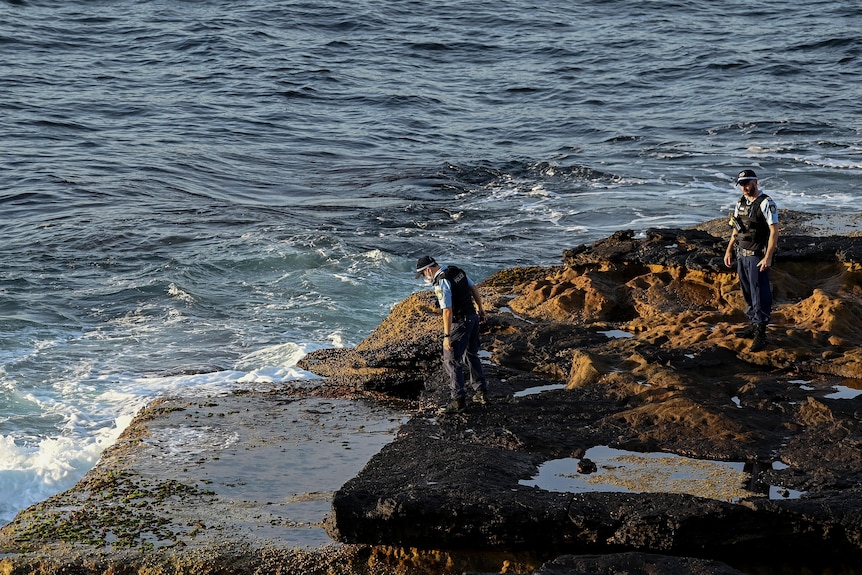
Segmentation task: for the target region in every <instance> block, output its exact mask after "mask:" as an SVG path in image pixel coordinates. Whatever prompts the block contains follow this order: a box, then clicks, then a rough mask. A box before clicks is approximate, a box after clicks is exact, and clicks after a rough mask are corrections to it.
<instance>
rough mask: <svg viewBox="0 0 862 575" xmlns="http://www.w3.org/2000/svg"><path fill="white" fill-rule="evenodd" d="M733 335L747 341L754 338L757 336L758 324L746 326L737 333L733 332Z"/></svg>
mask: <svg viewBox="0 0 862 575" xmlns="http://www.w3.org/2000/svg"><path fill="white" fill-rule="evenodd" d="M733 335H735V336H736V337H744V338H746V339H748V338H750V337H754V336H756V335H757V324H756V323H750V324H748V325H747V326H745V327H744V328H742V329H738V330H736V331H735V332H733Z"/></svg>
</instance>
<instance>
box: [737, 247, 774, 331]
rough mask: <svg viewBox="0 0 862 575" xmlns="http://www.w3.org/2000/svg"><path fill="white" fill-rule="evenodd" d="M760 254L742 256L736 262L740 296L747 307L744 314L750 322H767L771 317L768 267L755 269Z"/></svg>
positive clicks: (770, 289)
mask: <svg viewBox="0 0 862 575" xmlns="http://www.w3.org/2000/svg"><path fill="white" fill-rule="evenodd" d="M761 259H763V258H762V257H760V256H742V257H740V258H739V259H738V260H737V262H736V271H737V273H738V274H739V285H740V287H741V288H742V297H743V298H744V299H745V303H746V305H747V306H748V308H747V309H746V310H745V315H747V316H748V319H749V320H751V323H769V319H770V318H771V317H772V287H771V286H770V285H769V268H766V269H765V270H763V271H760V270H759V269H757V264H758V262H759V261H760V260H761Z"/></svg>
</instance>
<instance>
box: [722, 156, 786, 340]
mask: <svg viewBox="0 0 862 575" xmlns="http://www.w3.org/2000/svg"><path fill="white" fill-rule="evenodd" d="M736 184H737V185H738V186H739V187H740V188H742V196H741V197H740V198H739V201H738V202H736V208H735V209H734V211H733V216H732V217H731V220H730V223H731V225H732V226H733V231H732V232H731V235H730V242H729V243H728V244H727V250H726V251H725V252H724V265H726V266H727V267H730V266H731V262H732V260H733V255H734V251H735V252H736V260H737V261H736V271H737V274H738V275H739V285H740V287H741V288H742V296H743V298H744V299H745V303H746V304H747V306H748V307H747V309H746V311H745V314H746V315H747V316H748V319H749V321H750V322H751V325H750V326H748V327H747V328H745V329H743V330H741V331H740V332H738V333H737V335H742V336H747V337H752V338H753V341H752V342H751V349H750V351H760V350H762V349H763V348H764V347H766V326H767V324H768V323H769V320H770V317H771V314H772V287H771V286H770V284H769V268H770V267H772V257H773V256H774V255H775V247H776V244H777V241H778V208H777V207H776V206H775V202H774V201H773V200H772V198H770V197H769V196H767V195H766V194H764V193H763V192H762V191H761V190H760V188H759V187H758V185H757V174H755V173H754V170H742V171H741V172H739V174H738V175H737V176H736Z"/></svg>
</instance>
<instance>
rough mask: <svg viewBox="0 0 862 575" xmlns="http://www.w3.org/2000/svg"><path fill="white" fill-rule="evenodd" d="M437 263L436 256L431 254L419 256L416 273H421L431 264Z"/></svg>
mask: <svg viewBox="0 0 862 575" xmlns="http://www.w3.org/2000/svg"><path fill="white" fill-rule="evenodd" d="M434 265H437V262H435V261H434V258H432V257H431V256H422V257H421V258H419V261H418V262H416V275H419V274H421V273H422V272H424V271H425V270H427V269H428V268H430V267H431V266H434Z"/></svg>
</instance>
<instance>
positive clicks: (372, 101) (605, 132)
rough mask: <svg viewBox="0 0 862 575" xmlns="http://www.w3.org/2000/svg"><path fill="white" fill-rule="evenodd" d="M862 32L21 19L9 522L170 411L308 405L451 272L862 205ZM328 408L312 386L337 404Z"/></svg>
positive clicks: (200, 13) (1, 410)
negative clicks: (212, 400)
mask: <svg viewBox="0 0 862 575" xmlns="http://www.w3.org/2000/svg"><path fill="white" fill-rule="evenodd" d="M860 29H862V8H860V7H858V6H855V5H854V4H853V3H848V2H826V1H810V2H806V3H790V2H777V1H772V0H768V1H760V2H756V3H755V2H748V1H744V2H743V1H740V0H736V1H734V0H731V1H727V2H720V3H719V2H712V1H710V0H688V1H679V2H654V1H650V0H646V1H645V0H611V1H598V0H589V1H583V2H577V3H568V4H566V3H559V2H525V1H520V0H508V1H494V2H488V1H478V2H469V3H467V2H455V1H451V0H449V1H446V0H444V1H437V2H426V1H418V0H417V1H404V2H380V1H374V0H358V1H356V2H350V3H345V2H337V3H336V2H320V1H306V2H274V1H272V0H255V1H251V2H247V3H235V2H231V3H228V2H224V1H221V0H204V1H196V2H191V1H186V2H180V1H166V0H165V1H149V2H127V1H97V2H82V1H75V2H64V3H57V2H50V1H48V0H38V1H32V0H17V1H8V0H7V1H5V2H2V3H0V53H2V57H0V95H2V97H0V110H2V113H0V133H2V147H3V151H2V154H0V233H2V238H3V241H2V242H0V261H2V262H3V266H2V269H0V523H2V522H5V521H8V520H11V518H12V517H13V516H14V514H15V512H17V510H19V509H21V508H23V507H26V506H27V505H29V504H31V503H33V502H35V501H38V500H40V499H43V498H45V497H46V496H48V495H50V494H51V493H54V492H56V491H59V490H62V489H65V488H67V487H69V486H71V485H72V484H74V482H75V481H76V480H77V479H78V478H79V477H80V476H81V474H83V473H84V472H85V471H86V470H87V469H88V468H89V467H90V466H92V465H93V464H94V462H95V461H96V459H97V458H98V455H99V453H100V452H101V450H102V449H104V447H106V446H107V445H109V444H110V442H111V441H113V439H114V438H115V437H116V435H117V434H118V433H119V432H120V431H121V430H122V428H123V426H124V425H125V424H126V423H127V422H128V419H129V418H130V417H131V416H132V415H133V414H134V412H135V411H136V410H137V409H138V408H140V406H141V405H143V404H145V403H146V402H147V401H149V400H150V399H151V398H153V397H155V396H156V395H158V394H161V393H213V392H219V391H225V390H229V389H232V388H234V387H237V386H245V387H248V386H265V385H272V384H278V383H281V382H284V381H289V380H294V379H300V380H305V379H309V376H308V374H305V373H303V372H301V371H299V370H296V369H295V367H294V365H295V362H296V360H297V359H298V357H300V356H301V355H302V354H303V353H305V352H306V351H307V350H309V349H313V348H316V347H321V346H339V345H355V344H356V343H358V342H359V341H361V339H362V338H363V337H365V336H366V335H367V334H368V333H369V332H370V331H371V330H372V329H373V328H374V327H375V326H376V325H377V324H378V323H379V322H380V320H381V319H382V318H383V317H385V315H386V314H387V313H388V310H389V308H390V306H391V305H392V304H393V303H395V302H397V301H399V300H401V299H402V298H404V297H405V296H406V295H408V294H409V293H410V292H411V291H414V290H416V289H422V287H423V286H421V285H417V283H416V280H415V279H414V278H413V276H412V274H411V273H409V272H410V270H411V268H412V266H413V264H414V262H415V260H416V258H417V257H418V256H419V255H421V254H424V253H431V254H433V255H435V256H437V257H438V259H441V260H443V261H448V262H453V263H457V264H459V265H463V266H464V267H466V268H467V269H468V271H470V272H471V274H472V275H473V276H474V277H475V278H476V279H482V278H483V277H485V276H487V275H488V274H490V273H492V272H493V271H495V270H498V269H501V268H505V267H511V266H516V265H525V264H553V263H558V262H559V261H560V254H561V252H562V250H563V249H565V248H567V247H572V246H574V245H577V244H580V243H585V242H590V241H593V240H595V239H598V238H601V237H604V236H607V235H609V234H611V233H613V232H614V231H616V230H618V229H634V230H636V231H638V232H643V231H644V230H645V229H647V228H649V227H654V226H687V225H691V224H694V223H697V222H700V221H703V220H706V219H711V218H715V217H719V216H723V215H725V214H726V213H727V211H728V210H729V209H730V207H731V206H732V204H733V202H734V200H735V198H736V196H737V194H738V191H737V190H735V189H734V188H733V185H732V178H733V175H734V174H735V173H736V172H737V171H738V170H740V169H742V168H747V167H752V168H754V169H755V170H756V171H757V172H758V174H759V175H760V176H761V183H762V184H763V187H764V188H765V189H766V191H767V192H768V193H770V194H771V195H772V196H773V197H774V198H775V199H776V201H777V202H778V205H779V208H782V209H784V208H789V209H797V210H809V211H816V212H821V213H827V214H828V213H842V212H846V211H854V212H858V211H859V210H860V207H862V184H860V182H862V179H860V175H862V133H860V132H862V115H860V114H859V102H860V101H862V98H860V96H862V89H860V86H862V62H860V56H862V54H860V52H862V37H860V35H859V32H858V31H859V30H860ZM309 381H312V380H310V379H309Z"/></svg>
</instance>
